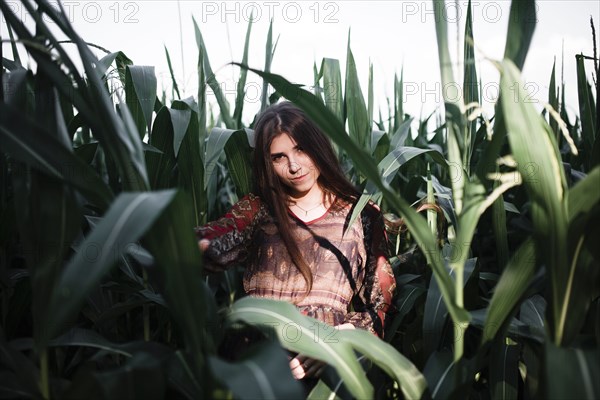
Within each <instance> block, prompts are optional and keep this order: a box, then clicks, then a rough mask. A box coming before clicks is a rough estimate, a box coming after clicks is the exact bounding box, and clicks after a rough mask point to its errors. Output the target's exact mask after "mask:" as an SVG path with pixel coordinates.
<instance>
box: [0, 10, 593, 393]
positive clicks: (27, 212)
mask: <svg viewBox="0 0 600 400" xmlns="http://www.w3.org/2000/svg"><path fill="white" fill-rule="evenodd" d="M9 3H10V2H8V1H5V0H0V10H1V11H2V15H3V18H4V19H5V20H6V24H7V27H8V34H9V37H8V38H2V41H3V43H4V42H5V41H6V42H8V43H10V44H11V47H12V59H11V58H10V56H9V55H7V54H2V70H1V72H0V73H1V77H2V86H1V87H0V101H1V108H2V112H1V114H0V139H1V142H0V143H1V144H0V287H1V295H0V304H1V307H0V316H1V329H0V397H2V398H43V399H78V398H88V399H90V398H93V399H96V398H97V399H125V398H135V399H162V398H181V399H200V398H239V399H258V398H261V399H262V398H286V399H287V398H303V397H306V395H305V394H304V393H303V388H302V386H301V385H300V383H299V382H298V381H295V380H294V379H293V378H292V375H291V374H290V372H289V368H288V365H287V363H288V361H287V353H286V350H289V351H294V352H300V353H303V354H306V355H308V356H311V357H314V358H318V359H324V360H325V361H327V362H328V364H329V367H328V369H327V370H326V372H325V374H324V376H323V377H322V379H321V380H320V381H319V382H318V383H317V385H316V386H315V387H314V389H313V390H312V391H311V392H310V393H309V394H308V396H307V398H308V399H320V398H331V399H334V398H339V399H346V398H360V399H367V398H377V399H387V398H406V399H418V398H435V399H445V398H461V399H462V398H481V399H499V398H503V399H513V398H514V399H536V398H556V399H564V398H573V399H584V398H587V399H595V398H600V361H599V360H600V248H599V246H598V244H599V243H600V166H599V165H600V134H599V132H600V127H599V125H598V124H599V123H600V121H599V120H598V115H600V102H598V98H599V94H600V86H599V84H598V81H597V79H598V75H599V73H600V69H599V68H598V56H597V54H595V50H594V54H592V55H590V54H578V55H567V56H568V57H576V63H577V91H578V92H577V93H578V100H579V104H578V105H576V107H575V108H576V109H578V116H577V117H576V118H575V120H574V121H572V120H571V119H570V118H569V115H568V114H567V112H566V104H565V103H564V93H565V87H564V84H563V85H560V84H557V83H556V82H557V78H556V72H555V69H553V71H552V75H551V76H550V77H549V93H548V102H547V104H546V106H545V107H544V109H543V110H542V111H541V112H540V110H538V109H536V108H534V107H533V105H532V104H530V103H529V102H528V101H526V97H527V92H526V90H524V85H523V82H522V78H521V72H520V71H521V69H522V67H523V64H524V61H525V58H526V56H527V52H528V50H529V43H530V41H531V37H532V35H533V32H534V29H535V22H532V21H535V18H524V17H523V16H531V15H535V10H536V5H535V2H534V1H530V0H522V1H513V2H512V4H511V10H510V13H511V18H510V25H509V29H508V35H507V38H506V45H505V52H504V57H503V59H502V60H497V61H494V64H495V66H496V67H497V68H498V70H499V72H500V96H499V98H498V101H497V103H496V105H495V110H494V115H493V116H492V117H486V116H485V115H484V114H483V113H482V112H481V107H480V103H481V93H480V87H481V81H480V79H479V78H478V73H477V68H476V63H475V55H474V46H475V43H476V38H474V37H473V33H472V32H473V27H472V20H471V18H470V13H469V15H468V16H467V21H466V25H465V26H464V32H465V42H464V60H463V64H464V70H463V71H456V70H455V67H454V66H453V63H452V62H451V60H450V55H449V50H448V49H449V45H448V27H447V26H446V21H445V20H444V18H436V33H437V48H438V58H439V61H440V65H441V71H440V72H441V77H442V84H443V85H448V84H456V85H457V87H462V88H465V89H464V91H463V93H462V96H459V97H458V98H455V97H452V98H446V99H445V107H444V109H445V110H444V113H443V115H439V118H438V121H437V126H436V129H435V130H434V134H433V135H431V134H430V133H429V132H428V129H427V126H428V123H431V121H429V118H427V119H426V120H423V121H419V123H418V124H417V125H418V126H419V128H418V129H414V126H415V124H414V117H413V116H411V115H408V114H406V113H405V112H404V111H403V104H402V98H403V96H402V90H403V80H402V78H400V79H398V78H395V82H394V88H393V93H394V96H393V99H388V104H390V110H386V111H388V112H389V115H390V117H389V118H387V119H385V120H384V119H382V118H381V112H379V115H380V116H379V118H378V117H377V116H376V115H375V113H376V110H374V99H373V86H372V69H371V70H370V72H371V73H370V76H369V78H370V79H369V81H368V82H369V85H368V88H367V93H366V96H365V95H364V94H363V92H362V89H361V87H360V84H359V77H358V73H357V70H356V64H355V61H354V58H353V55H352V52H351V49H350V43H348V50H347V58H346V60H345V62H346V63H345V76H344V77H342V72H341V71H342V68H341V66H340V61H339V60H336V59H330V58H326V59H323V60H322V63H321V65H320V66H316V65H315V68H314V71H315V72H314V82H313V84H314V90H312V91H307V90H305V89H304V88H303V87H301V86H299V85H297V84H293V83H291V82H289V81H288V80H286V78H285V77H284V76H285V73H283V74H276V73H274V72H272V71H271V67H270V66H271V62H272V59H273V57H274V54H275V44H274V43H273V32H272V30H269V33H268V37H267V41H266V54H267V57H266V60H265V64H264V65H265V68H264V69H263V70H256V69H253V68H250V67H249V66H248V51H247V49H248V43H249V40H250V28H251V23H250V24H249V26H248V34H247V36H246V41H245V46H246V50H245V51H244V54H243V57H242V59H241V60H240V62H239V63H237V64H236V65H238V66H239V71H240V76H239V83H238V93H237V97H236V101H235V104H229V103H228V101H227V100H226V98H225V95H224V94H223V93H222V91H221V88H220V85H219V82H218V81H217V80H216V78H215V75H214V73H213V70H212V68H211V64H210V61H209V56H208V54H207V49H206V47H205V45H204V41H203V37H202V33H201V30H200V29H199V27H198V25H197V24H195V38H196V43H197V47H198V64H197V74H198V82H200V84H199V87H198V92H197V95H196V96H193V97H189V98H180V97H181V96H180V95H179V90H178V87H177V84H176V79H175V76H174V74H173V72H172V71H171V75H172V83H173V94H172V95H167V94H166V93H163V94H162V96H158V95H157V86H158V83H157V78H156V76H155V72H154V68H153V67H150V66H140V65H134V64H133V63H132V62H131V60H129V58H128V57H127V56H126V54H125V53H123V52H117V53H108V54H106V55H105V56H104V57H102V58H101V59H98V58H97V57H96V56H95V55H94V53H93V52H92V51H91V48H90V45H89V44H88V43H86V41H85V40H84V39H83V38H82V37H80V36H79V35H78V34H77V32H75V31H74V29H73V27H72V25H71V23H70V22H69V19H68V18H66V17H65V13H64V10H60V9H59V10H57V7H56V4H54V3H53V4H51V3H50V2H49V1H47V0H35V1H33V0H23V2H22V4H23V6H24V7H25V8H26V9H27V12H28V13H29V14H30V15H31V16H32V18H33V21H34V24H30V25H33V26H34V28H35V31H33V32H32V31H31V27H30V26H27V25H25V24H24V23H23V22H22V21H21V20H20V19H19V18H18V16H17V15H15V14H14V12H13V10H12V9H11V7H10V4H9ZM433 7H434V12H436V13H440V12H441V7H442V2H440V1H434V3H433ZM470 7H471V5H470V2H469V10H470V9H471V8H470ZM50 23H51V24H52V25H53V29H50V27H49V25H50ZM56 29H59V30H60V33H61V34H62V35H66V37H68V40H67V41H63V40H59V39H57V36H56V33H55V31H56ZM594 40H595V39H594ZM19 48H21V49H23V48H24V49H25V51H26V52H27V57H28V60H31V61H33V64H34V65H35V68H31V67H26V65H31V64H32V62H30V61H28V62H24V61H23V60H22V59H21V56H20V52H19ZM73 49H76V51H75V52H74V51H73ZM22 51H23V50H21V52H22ZM166 57H167V60H170V58H169V53H168V51H166ZM169 63H170V61H169ZM590 68H591V69H592V71H593V74H592V75H593V76H595V79H596V81H595V82H589V81H588V79H587V78H586V77H587V74H586V71H589V70H590ZM459 72H461V75H462V76H463V77H464V80H463V82H456V81H455V78H454V77H455V76H457V75H458V73H459ZM248 74H257V75H258V76H259V77H261V78H262V79H263V80H264V82H265V85H264V86H265V90H264V91H263V93H262V98H261V109H264V108H266V107H267V106H268V105H269V104H270V103H272V102H275V101H277V100H278V99H279V98H282V97H283V98H286V99H288V100H290V101H292V102H294V103H295V104H296V105H297V106H299V107H300V108H302V109H303V110H304V111H305V112H306V113H307V114H308V115H309V116H310V117H311V118H312V119H313V120H314V121H315V122H317V123H318V125H319V126H320V127H321V128H322V129H323V130H324V132H326V133H327V134H328V135H329V136H330V138H331V140H332V141H333V143H334V144H335V147H336V151H337V152H338V155H339V158H340V161H341V162H342V165H343V166H344V168H345V170H346V171H347V173H348V176H349V177H350V178H351V179H352V181H353V183H355V184H356V186H357V187H359V188H361V189H362V190H363V195H362V197H361V198H360V200H359V202H358V204H357V207H356V209H355V211H354V213H353V219H355V218H356V217H357V216H358V215H359V213H360V211H361V209H362V207H364V206H365V205H366V204H367V202H368V201H369V200H371V201H374V202H376V203H377V204H379V205H380V206H381V208H382V210H383V211H384V212H385V218H386V221H387V222H388V226H389V231H388V245H389V248H390V251H391V259H390V261H391V263H392V265H393V268H394V273H395V275H396V280H397V282H398V288H397V291H396V293H395V296H394V303H393V307H392V309H391V311H390V313H389V315H388V317H387V321H388V322H387V323H386V334H385V336H384V339H379V338H377V337H375V336H373V335H371V334H369V333H367V332H365V331H358V330H356V331H352V330H348V331H333V330H332V328H330V327H328V326H326V325H324V324H322V323H319V322H317V321H316V320H312V319H310V318H308V317H305V316H303V315H301V314H300V313H299V312H298V311H297V310H296V309H295V307H293V306H292V305H291V304H286V303H278V302H274V301H268V300H264V299H257V298H249V297H244V292H243V289H242V287H241V276H242V275H241V274H242V271H243V265H239V266H235V267H234V268H231V269H230V270H228V271H226V272H224V273H222V274H217V275H209V274H206V273H204V272H203V270H202V257H201V254H200V252H199V250H198V246H197V243H196V239H195V236H194V233H193V227H195V226H198V225H201V224H203V223H206V222H207V221H210V220H213V219H215V218H217V217H218V216H220V215H221V214H222V213H223V212H224V211H226V210H227V208H228V207H229V206H230V205H231V204H232V203H233V202H234V201H236V200H237V199H238V198H240V197H241V196H243V195H244V194H246V193H248V192H249V191H251V189H252V185H253V177H252V172H251V171H252V170H251V167H250V165H251V159H252V146H253V131H252V123H250V124H249V125H246V124H245V123H244V122H243V118H242V114H243V110H244V84H245V82H246V79H247V76H248ZM267 84H268V85H270V87H271V88H272V89H273V90H274V92H273V94H272V95H270V96H268V93H267V90H266V87H267ZM515 85H516V86H515ZM515 87H517V88H523V90H516V91H515V89H514V88H515ZM324 88H328V90H324ZM332 88H333V89H334V90H331V89H332ZM209 91H210V92H212V94H214V96H215V99H216V100H217V103H218V109H217V110H213V109H212V108H211V107H210V106H209V104H208V102H207V93H208V92H209ZM159 97H160V98H159ZM240 329H253V330H256V331H257V332H258V333H260V334H261V335H263V336H264V337H265V340H264V341H263V342H261V343H260V344H259V345H258V346H256V347H254V348H252V349H251V351H249V352H248V353H246V354H244V355H242V357H241V359H240V360H238V361H231V360H228V359H225V358H224V357H222V355H221V352H220V350H219V349H220V348H221V347H222V344H223V341H224V339H225V338H226V337H227V336H228V335H235V333H236V332H237V331H239V330H240Z"/></svg>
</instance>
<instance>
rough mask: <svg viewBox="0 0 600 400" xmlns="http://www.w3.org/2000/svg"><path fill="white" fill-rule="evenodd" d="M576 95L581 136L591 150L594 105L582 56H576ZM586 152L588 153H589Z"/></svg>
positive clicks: (594, 132) (594, 119)
mask: <svg viewBox="0 0 600 400" xmlns="http://www.w3.org/2000/svg"><path fill="white" fill-rule="evenodd" d="M576 59H577V95H578V99H579V117H580V118H581V136H582V138H583V141H584V143H585V144H586V147H587V148H588V149H589V150H591V148H592V146H593V144H594V140H595V135H596V124H597V115H596V105H595V103H594V97H593V96H592V89H591V87H590V85H589V84H588V81H587V77H586V74H585V66H584V65H583V61H584V58H583V55H577V56H576ZM589 150H588V151H589Z"/></svg>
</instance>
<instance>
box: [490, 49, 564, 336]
mask: <svg viewBox="0 0 600 400" xmlns="http://www.w3.org/2000/svg"><path fill="white" fill-rule="evenodd" d="M515 86H516V87H517V88H518V90H517V92H516V93H515V97H514V99H513V98H511V97H512V96H506V94H510V93H511V91H514V87H515ZM522 88H524V86H523V83H522V81H521V79H520V74H519V71H518V70H517V69H516V67H515V65H514V64H513V63H512V62H511V61H510V60H505V61H504V62H503V63H502V76H501V79H500V90H501V92H502V93H504V94H505V96H503V97H501V105H502V113H503V114H504V116H505V118H504V120H505V123H506V128H507V132H508V140H509V143H510V147H511V149H512V152H513V156H514V158H515V160H516V161H517V169H518V171H519V173H520V174H521V176H522V177H523V181H524V182H523V183H524V185H525V188H526V190H527V192H528V194H529V197H530V199H531V210H532V217H533V224H534V229H535V233H534V238H535V240H536V243H537V247H538V249H539V251H540V254H541V256H542V259H541V260H540V261H541V262H543V263H544V264H545V265H546V267H547V268H548V272H549V274H550V277H551V279H550V281H551V288H552V295H551V298H552V301H551V306H550V309H549V311H550V315H551V318H550V320H551V321H552V322H551V324H550V326H551V329H550V331H551V336H552V338H553V340H555V343H561V342H562V340H563V336H564V329H565V325H566V323H567V321H566V314H565V312H564V310H565V307H567V304H566V303H567V302H566V300H567V299H566V298H565V296H566V295H567V290H568V289H567V287H565V284H564V283H565V282H566V281H567V279H568V276H569V271H570V270H569V262H568V249H567V246H566V243H567V226H568V225H567V213H566V210H565V207H564V204H563V198H564V196H565V189H566V179H565V175H564V170H563V167H562V163H561V158H560V154H559V152H558V148H557V146H556V141H555V138H554V135H553V133H552V131H551V130H550V126H549V125H548V124H547V123H546V121H545V120H544V119H543V118H542V117H541V116H540V115H539V113H538V112H537V110H535V108H534V107H533V105H532V104H530V103H528V102H527V101H526V100H525V99H526V93H524V90H523V89H522ZM542 249H543V250H542Z"/></svg>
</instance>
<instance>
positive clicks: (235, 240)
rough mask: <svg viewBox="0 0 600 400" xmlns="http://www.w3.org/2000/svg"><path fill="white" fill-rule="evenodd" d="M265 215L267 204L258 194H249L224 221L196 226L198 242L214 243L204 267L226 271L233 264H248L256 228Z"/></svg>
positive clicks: (206, 252)
mask: <svg viewBox="0 0 600 400" xmlns="http://www.w3.org/2000/svg"><path fill="white" fill-rule="evenodd" d="M265 214H266V207H265V205H264V203H263V202H262V201H261V200H260V199H259V198H258V197H256V196H255V195H253V194H249V195H246V196H245V197H243V198H242V199H241V200H240V201H238V202H237V203H236V204H234V205H233V206H232V207H231V209H230V210H229V211H228V212H227V213H226V214H225V215H223V216H222V217H221V218H219V219H217V220H216V221H212V222H209V223H208V224H206V225H203V226H199V227H196V228H195V232H196V237H197V238H198V240H200V239H208V240H210V246H209V247H208V249H207V250H206V251H205V252H204V257H205V259H207V260H206V261H208V262H206V263H205V265H204V267H205V269H207V270H209V271H213V272H216V271H222V270H224V269H226V268H227V267H228V266H229V265H231V264H233V263H236V262H241V261H244V260H245V259H246V258H247V256H248V248H249V245H250V243H251V241H252V235H253V233H254V230H255V228H256V225H257V223H258V221H259V220H260V218H261V216H263V215H265Z"/></svg>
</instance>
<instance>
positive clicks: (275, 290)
mask: <svg viewBox="0 0 600 400" xmlns="http://www.w3.org/2000/svg"><path fill="white" fill-rule="evenodd" d="M351 207H352V205H351V204H348V203H345V202H342V201H337V202H336V203H335V204H334V205H332V206H331V207H330V208H329V210H328V211H327V212H326V213H325V214H324V215H323V216H321V217H320V218H317V219H315V220H313V221H309V222H302V221H301V220H300V219H298V218H297V217H296V216H295V215H293V214H292V213H291V211H290V218H292V220H293V222H294V223H293V224H292V225H293V229H294V235H295V237H296V238H298V246H299V249H300V251H301V253H302V255H303V256H304V259H305V260H306V262H307V264H308V265H309V266H310V268H311V271H312V274H313V286H312V290H311V291H310V293H308V295H306V289H307V286H306V282H305V280H304V278H303V276H302V274H301V273H300V271H299V270H298V269H297V268H296V266H295V265H294V264H293V262H292V260H291V259H290V255H289V254H288V251H287V249H286V247H285V244H284V243H283V240H282V239H281V237H280V235H279V233H278V228H277V225H276V224H275V223H274V220H273V218H272V216H271V215H270V213H269V211H268V209H267V206H266V204H265V203H263V202H262V201H261V200H260V199H259V198H258V197H257V196H255V195H252V194H249V195H247V196H245V197H244V198H242V199H241V200H240V201H239V202H238V203H236V204H235V205H234V206H233V207H232V208H231V210H230V211H229V212H228V213H227V214H225V215H224V216H223V217H221V218H220V219H218V220H216V221H213V222H211V223H209V224H207V225H204V226H201V227H197V228H196V235H197V237H198V239H203V238H204V239H209V240H210V246H209V248H208V249H207V250H206V252H205V257H206V258H207V262H205V268H206V269H207V270H210V271H219V270H224V269H225V268H227V267H228V266H230V265H232V264H235V263H243V264H244V265H245V266H246V268H245V272H244V279H243V282H244V289H245V291H246V293H247V294H248V295H250V296H256V297H264V298H269V299H275V300H283V301H287V302H290V303H293V304H295V305H296V306H297V307H298V309H299V310H300V312H302V313H303V314H305V315H308V316H310V317H313V318H316V319H318V320H320V321H322V322H325V323H327V324H329V325H333V326H335V325H340V324H343V323H346V322H349V323H351V324H352V325H354V326H355V327H357V328H361V329H366V330H369V331H371V332H372V333H375V334H377V335H378V336H380V337H381V336H382V335H383V324H384V319H385V313H386V311H387V310H388V308H389V306H390V302H391V299H392V295H393V292H394V289H395V287H396V282H395V279H394V274H393V272H392V269H391V266H390V264H389V262H388V260H387V257H386V243H385V238H384V230H383V223H382V220H381V213H380V212H379V211H378V210H377V209H376V208H375V207H374V206H372V205H368V206H367V207H365V209H364V211H363V212H362V215H361V218H357V220H356V221H355V222H354V223H353V224H352V226H351V227H350V229H349V230H348V232H346V234H345V235H344V228H345V227H346V226H347V224H348V220H349V218H350V215H351ZM305 295H306V296H305Z"/></svg>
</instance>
